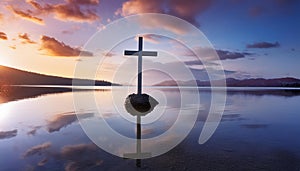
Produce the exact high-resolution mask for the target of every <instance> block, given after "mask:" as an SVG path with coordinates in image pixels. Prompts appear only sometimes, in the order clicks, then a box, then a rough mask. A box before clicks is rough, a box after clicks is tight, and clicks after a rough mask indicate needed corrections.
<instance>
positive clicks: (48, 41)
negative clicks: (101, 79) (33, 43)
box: [40, 36, 93, 57]
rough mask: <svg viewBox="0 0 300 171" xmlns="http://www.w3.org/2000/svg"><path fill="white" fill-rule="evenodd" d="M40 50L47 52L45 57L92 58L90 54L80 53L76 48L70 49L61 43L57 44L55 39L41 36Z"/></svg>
mask: <svg viewBox="0 0 300 171" xmlns="http://www.w3.org/2000/svg"><path fill="white" fill-rule="evenodd" d="M40 50H45V51H47V55H50V56H67V57H70V56H73V57H74V56H78V55H81V56H93V54H92V53H91V52H87V51H81V50H80V49H78V48H72V47H70V46H68V45H66V44H64V43H63V42H59V41H58V40H56V39H55V38H52V37H48V36H42V37H41V48H40Z"/></svg>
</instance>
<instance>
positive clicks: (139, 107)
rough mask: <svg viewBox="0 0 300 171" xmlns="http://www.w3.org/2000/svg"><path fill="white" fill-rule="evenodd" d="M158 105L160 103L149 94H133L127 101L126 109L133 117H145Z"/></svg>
mask: <svg viewBox="0 0 300 171" xmlns="http://www.w3.org/2000/svg"><path fill="white" fill-rule="evenodd" d="M156 105H158V101H156V100H155V99H154V98H153V97H151V96H150V95H148V94H134V93H133V94H130V95H128V96H127V98H126V100H125V108H126V110H127V112H128V113H130V114H131V115H133V116H137V115H139V116H145V115H147V114H148V113H150V112H152V111H153V109H154V107H155V106H156Z"/></svg>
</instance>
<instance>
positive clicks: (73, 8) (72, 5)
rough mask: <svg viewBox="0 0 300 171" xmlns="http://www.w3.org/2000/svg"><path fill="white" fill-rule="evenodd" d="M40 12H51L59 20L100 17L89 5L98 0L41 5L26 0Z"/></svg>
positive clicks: (94, 18) (97, 2)
mask: <svg viewBox="0 0 300 171" xmlns="http://www.w3.org/2000/svg"><path fill="white" fill-rule="evenodd" d="M27 2H28V3H29V4H31V5H32V6H33V7H34V8H35V9H36V10H37V11H36V12H37V13H40V14H48V13H53V14H54V16H55V18H56V19H58V20H61V21H74V22H93V21H96V20H98V19H100V17H99V16H98V15H97V13H96V12H95V10H93V9H91V6H95V5H98V4H99V1H98V0H68V1H67V2H66V3H63V4H54V5H53V4H45V5H44V6H42V5H41V4H39V3H38V2H36V1H34V0H29V1H27Z"/></svg>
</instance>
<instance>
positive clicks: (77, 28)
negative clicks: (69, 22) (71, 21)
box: [61, 26, 80, 34]
mask: <svg viewBox="0 0 300 171" xmlns="http://www.w3.org/2000/svg"><path fill="white" fill-rule="evenodd" d="M78 30H80V27H79V26H73V27H72V28H71V29H69V30H63V31H62V32H61V33H62V34H74V33H75V32H76V31H78Z"/></svg>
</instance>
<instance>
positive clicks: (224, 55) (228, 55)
mask: <svg viewBox="0 0 300 171" xmlns="http://www.w3.org/2000/svg"><path fill="white" fill-rule="evenodd" d="M216 52H217V54H218V55H219V58H220V60H226V59H239V58H244V57H246V55H251V53H247V52H242V53H241V52H230V51H227V50H216Z"/></svg>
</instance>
